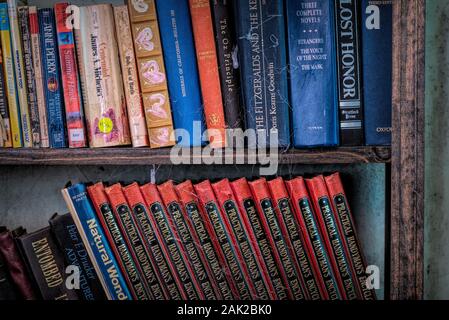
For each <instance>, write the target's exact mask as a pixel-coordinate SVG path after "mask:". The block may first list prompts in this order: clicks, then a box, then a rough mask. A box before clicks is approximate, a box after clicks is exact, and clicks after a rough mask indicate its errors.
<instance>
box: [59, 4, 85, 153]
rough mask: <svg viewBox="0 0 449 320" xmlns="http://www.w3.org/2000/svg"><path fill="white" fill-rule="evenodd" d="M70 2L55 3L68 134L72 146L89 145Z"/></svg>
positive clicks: (81, 146)
mask: <svg viewBox="0 0 449 320" xmlns="http://www.w3.org/2000/svg"><path fill="white" fill-rule="evenodd" d="M68 7H69V4H68V3H64V2H61V3H57V4H55V17H56V31H57V34H58V35H57V38H58V48H59V61H60V62H61V63H60V65H61V78H62V89H63V94H64V106H65V115H66V123H67V136H68V143H69V147H70V148H83V147H87V139H86V130H85V127H84V114H83V107H82V103H81V88H80V83H79V76H78V64H77V61H76V50H75V39H74V36H73V30H72V29H71V28H69V26H67V23H68V21H69V17H70V15H71V14H72V13H71V12H70V11H68V9H69V8H68Z"/></svg>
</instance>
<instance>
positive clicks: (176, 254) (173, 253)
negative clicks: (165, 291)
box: [140, 183, 205, 300]
mask: <svg viewBox="0 0 449 320" xmlns="http://www.w3.org/2000/svg"><path fill="white" fill-rule="evenodd" d="M140 191H141V192H142V195H143V197H144V199H145V201H146V203H147V209H148V213H149V215H150V218H151V219H152V221H153V224H154V226H155V227H156V229H157V230H158V231H159V233H160V235H161V238H162V240H163V241H164V244H165V246H166V248H167V249H168V251H169V255H170V258H171V260H172V263H173V265H174V267H175V268H176V271H177V273H178V276H179V278H180V279H181V282H182V285H183V288H184V291H185V292H186V294H187V297H188V299H189V300H204V299H205V296H204V294H203V291H202V289H201V285H200V284H199V283H198V281H196V278H195V272H194V271H193V269H192V267H191V266H190V263H189V262H188V257H187V255H186V253H185V251H184V250H183V248H182V246H181V243H180V242H179V241H178V236H177V234H176V230H174V229H173V228H172V225H173V224H172V223H171V222H170V220H171V219H169V215H168V214H167V210H166V208H165V206H164V204H163V201H162V199H161V197H160V195H159V192H158V190H157V187H156V185H154V184H151V183H149V184H146V185H144V186H141V187H140Z"/></svg>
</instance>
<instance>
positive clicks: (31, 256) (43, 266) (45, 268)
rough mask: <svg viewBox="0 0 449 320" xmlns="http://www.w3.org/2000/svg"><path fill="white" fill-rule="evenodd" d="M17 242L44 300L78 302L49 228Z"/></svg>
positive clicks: (25, 236) (23, 237) (21, 238)
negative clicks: (68, 284)
mask: <svg viewBox="0 0 449 320" xmlns="http://www.w3.org/2000/svg"><path fill="white" fill-rule="evenodd" d="M17 241H18V244H19V245H20V248H21V252H22V254H23V255H24V259H25V261H26V264H27V265H28V268H29V269H30V270H31V271H32V274H33V278H34V281H35V283H36V285H37V287H38V289H39V292H40V294H41V297H42V298H43V299H44V300H78V295H77V294H76V291H75V290H74V289H69V288H68V287H67V285H66V273H65V268H64V258H63V255H62V252H61V251H59V249H58V247H57V246H56V244H55V242H54V240H53V237H52V235H51V232H50V228H49V227H47V228H44V229H42V230H39V231H36V232H34V233H31V234H26V235H23V236H21V237H19V238H18V239H17Z"/></svg>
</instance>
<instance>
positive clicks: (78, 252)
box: [49, 213, 106, 301]
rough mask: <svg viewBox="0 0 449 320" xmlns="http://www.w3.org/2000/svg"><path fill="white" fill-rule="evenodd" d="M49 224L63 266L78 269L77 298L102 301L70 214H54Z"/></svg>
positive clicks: (95, 275) (99, 286) (100, 291)
mask: <svg viewBox="0 0 449 320" xmlns="http://www.w3.org/2000/svg"><path fill="white" fill-rule="evenodd" d="M49 224H50V229H51V232H52V235H53V237H54V239H55V242H56V245H57V246H58V248H59V250H60V251H61V252H62V253H63V255H64V257H65V266H66V267H67V266H77V267H78V268H79V272H80V273H79V281H80V288H79V290H77V292H78V297H80V298H82V299H83V300H86V301H95V300H104V299H105V298H106V295H105V293H104V290H103V288H102V286H101V283H100V280H99V278H98V275H97V273H96V272H95V269H94V267H93V265H92V262H91V261H90V258H89V255H88V254H87V251H86V247H85V246H84V244H83V241H82V240H81V236H80V234H79V232H78V230H77V228H76V225H75V222H74V221H73V219H72V217H71V216H70V214H69V213H67V214H65V215H62V216H60V215H58V214H55V215H54V216H53V217H52V218H51V219H50V221H49Z"/></svg>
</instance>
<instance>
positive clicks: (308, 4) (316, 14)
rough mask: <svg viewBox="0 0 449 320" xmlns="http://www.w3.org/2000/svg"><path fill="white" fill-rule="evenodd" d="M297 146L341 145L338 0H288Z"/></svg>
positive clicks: (293, 107)
mask: <svg viewBox="0 0 449 320" xmlns="http://www.w3.org/2000/svg"><path fill="white" fill-rule="evenodd" d="M286 8H287V26H288V44H289V50H290V55H289V57H290V61H289V64H290V90H291V104H292V111H293V117H292V118H293V121H292V122H293V136H294V145H295V147H297V148H307V147H322V146H337V145H339V117H338V91H337V83H338V82H337V65H336V64H337V58H336V57H337V52H336V43H335V36H336V34H335V0H320V1H308V0H287V6H286Z"/></svg>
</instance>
